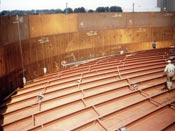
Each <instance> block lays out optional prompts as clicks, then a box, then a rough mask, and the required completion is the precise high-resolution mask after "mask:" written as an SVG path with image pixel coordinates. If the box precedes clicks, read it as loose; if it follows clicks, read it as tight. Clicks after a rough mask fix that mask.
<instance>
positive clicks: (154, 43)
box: [152, 41, 156, 49]
mask: <svg viewBox="0 0 175 131" xmlns="http://www.w3.org/2000/svg"><path fill="white" fill-rule="evenodd" d="M152 47H153V49H156V41H153V43H152Z"/></svg>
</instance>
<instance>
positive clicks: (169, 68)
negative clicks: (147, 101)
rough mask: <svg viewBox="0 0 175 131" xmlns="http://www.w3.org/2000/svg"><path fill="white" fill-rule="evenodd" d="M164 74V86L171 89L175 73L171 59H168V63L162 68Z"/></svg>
mask: <svg viewBox="0 0 175 131" xmlns="http://www.w3.org/2000/svg"><path fill="white" fill-rule="evenodd" d="M164 74H166V75H167V82H166V86H167V88H168V90H171V89H172V86H173V76H174V75H175V66H174V64H172V63H171V60H168V64H167V65H166V67H165V69H164Z"/></svg>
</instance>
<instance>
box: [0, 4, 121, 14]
mask: <svg viewBox="0 0 175 131" xmlns="http://www.w3.org/2000/svg"><path fill="white" fill-rule="evenodd" d="M93 12H97V13H100V12H123V10H122V8H121V7H119V6H111V7H97V8H96V9H95V10H92V9H89V10H86V9H85V8H84V7H79V8H75V9H72V8H65V9H64V10H61V9H51V10H48V9H43V10H12V11H8V10H4V11H2V12H0V15H1V16H13V15H37V14H60V13H64V14H70V13H93Z"/></svg>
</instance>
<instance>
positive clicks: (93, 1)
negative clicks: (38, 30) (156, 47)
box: [0, 0, 160, 12]
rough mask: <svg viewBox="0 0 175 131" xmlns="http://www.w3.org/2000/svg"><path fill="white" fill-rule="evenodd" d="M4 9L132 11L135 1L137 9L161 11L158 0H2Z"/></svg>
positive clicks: (0, 0) (2, 8)
mask: <svg viewBox="0 0 175 131" xmlns="http://www.w3.org/2000/svg"><path fill="white" fill-rule="evenodd" d="M0 2H1V3H0V11H2V10H32V9H34V10H37V9H62V10H64V9H65V8H66V3H68V4H67V5H68V7H70V8H72V9H74V8H77V7H84V8H85V9H93V10H95V9H96V8H97V7H100V6H102V7H106V6H108V7H110V6H120V7H122V9H123V11H125V12H130V11H132V5H133V3H135V6H134V7H135V11H159V10H160V9H159V8H157V0H0Z"/></svg>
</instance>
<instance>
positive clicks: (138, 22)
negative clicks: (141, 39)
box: [128, 13, 151, 27]
mask: <svg viewBox="0 0 175 131" xmlns="http://www.w3.org/2000/svg"><path fill="white" fill-rule="evenodd" d="M128 15H130V14H128ZM133 18H134V27H149V26H150V25H151V21H150V13H133Z"/></svg>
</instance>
